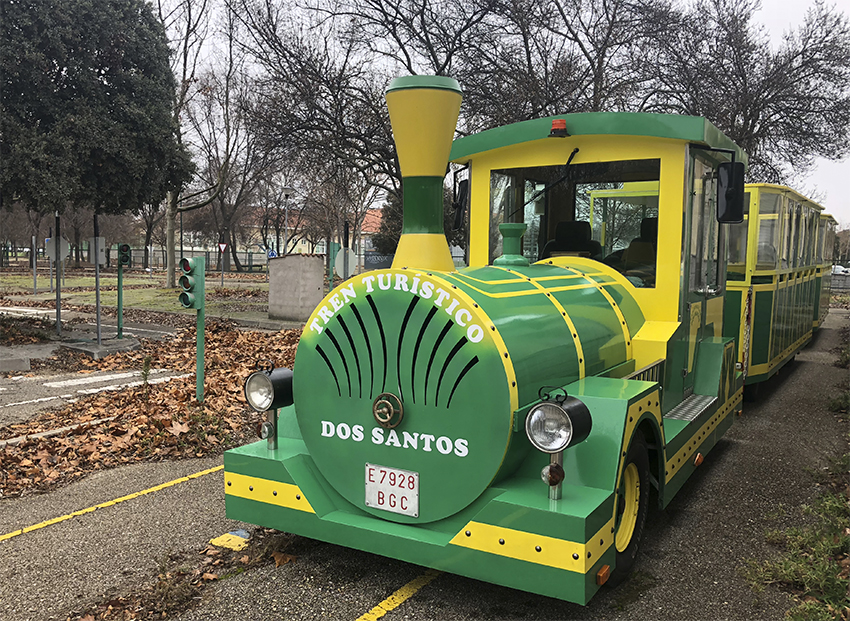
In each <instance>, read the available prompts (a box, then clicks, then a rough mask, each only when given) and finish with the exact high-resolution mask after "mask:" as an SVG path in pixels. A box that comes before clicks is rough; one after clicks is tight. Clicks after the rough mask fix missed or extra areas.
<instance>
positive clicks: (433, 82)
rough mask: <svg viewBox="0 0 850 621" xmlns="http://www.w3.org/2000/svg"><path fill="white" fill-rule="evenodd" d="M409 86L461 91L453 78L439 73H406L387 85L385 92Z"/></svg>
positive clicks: (408, 87) (409, 87)
mask: <svg viewBox="0 0 850 621" xmlns="http://www.w3.org/2000/svg"><path fill="white" fill-rule="evenodd" d="M411 88H427V89H434V88H436V89H441V90H446V91H455V92H456V93H462V92H463V91H462V90H461V88H460V84H458V83H457V80H455V79H454V78H449V77H446V76H440V75H406V76H401V77H399V78H395V79H394V80H393V81H392V82H390V85H389V86H388V87H387V92H388V93H391V92H393V91H401V90H407V89H411Z"/></svg>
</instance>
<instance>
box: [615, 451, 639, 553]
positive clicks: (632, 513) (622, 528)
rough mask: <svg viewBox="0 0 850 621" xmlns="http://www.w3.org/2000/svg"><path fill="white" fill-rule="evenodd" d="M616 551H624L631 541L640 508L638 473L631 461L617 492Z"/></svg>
mask: <svg viewBox="0 0 850 621" xmlns="http://www.w3.org/2000/svg"><path fill="white" fill-rule="evenodd" d="M617 505H618V507H617V520H618V523H617V535H616V539H615V545H616V546H617V552H624V551H625V550H626V548H628V547H629V543H631V541H632V536H633V535H634V534H635V525H636V524H637V517H638V510H639V509H640V474H639V473H638V469H637V466H636V465H634V464H633V463H631V464H629V465H628V466H626V471H625V472H623V480H622V482H621V484H620V490H619V492H618V494H617Z"/></svg>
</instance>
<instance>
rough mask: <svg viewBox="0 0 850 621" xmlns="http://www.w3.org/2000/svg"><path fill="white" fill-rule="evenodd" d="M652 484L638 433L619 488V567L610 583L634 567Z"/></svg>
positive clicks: (614, 582) (616, 543)
mask: <svg viewBox="0 0 850 621" xmlns="http://www.w3.org/2000/svg"><path fill="white" fill-rule="evenodd" d="M649 485H650V483H649V453H648V451H647V449H646V442H645V441H644V439H643V436H642V435H641V434H640V433H638V434H636V435H635V437H634V438H633V439H632V444H631V446H630V447H629V452H628V454H627V455H626V463H625V466H624V467H623V474H622V477H621V478H620V487H619V488H618V489H617V517H616V526H615V528H616V531H615V535H614V545H615V547H616V548H617V567H616V568H615V569H614V571H613V572H611V577H610V578H609V579H608V584H609V585H610V586H617V585H618V584H619V583H620V582H622V581H623V580H624V579H625V578H626V577H627V576H628V575H629V574H630V573H631V571H632V566H633V565H634V563H635V558H636V557H637V552H638V544H639V543H640V538H641V535H642V534H643V527H644V525H645V524H646V512H647V510H648V509H649Z"/></svg>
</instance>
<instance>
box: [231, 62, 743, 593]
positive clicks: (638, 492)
mask: <svg viewBox="0 0 850 621" xmlns="http://www.w3.org/2000/svg"><path fill="white" fill-rule="evenodd" d="M387 100H388V105H389V108H390V117H391V120H392V123H393V131H394V135H395V139H396V145H397V150H398V154H399V161H400V164H401V170H402V173H403V178H404V210H405V212H404V218H405V221H404V230H403V235H402V239H401V241H400V244H399V249H398V252H397V254H396V257H395V261H394V263H393V267H392V269H389V270H379V271H373V272H366V273H363V274H359V275H357V276H355V277H353V278H351V279H349V280H348V281H346V282H344V283H343V284H342V285H341V286H339V287H337V288H336V289H335V290H333V291H331V293H330V294H329V295H328V296H327V297H326V298H325V299H324V301H323V302H322V304H321V305H320V306H319V307H318V308H317V309H316V310H315V312H314V313H313V315H312V316H311V317H310V319H309V320H308V322H307V324H306V325H305V328H304V332H303V334H302V337H301V341H300V344H299V347H298V352H297V355H296V359H295V365H294V369H293V371H292V373H289V372H288V371H284V370H275V371H273V372H271V373H267V374H265V373H260V374H258V375H257V374H255V375H256V377H255V376H252V377H254V380H255V381H253V383H252V379H251V378H249V386H247V387H246V392H247V393H248V397H249V400H251V401H258V400H259V401H262V399H263V397H265V398H266V401H265V403H264V405H263V406H262V407H261V408H260V409H264V408H266V407H268V408H275V409H270V416H269V420H268V422H267V424H266V425H265V430H264V435H265V436H267V439H266V441H264V442H258V443H255V444H251V445H247V446H243V447H240V448H237V449H234V450H230V451H228V452H227V453H225V493H226V502H227V515H228V517H230V518H234V519H239V520H243V521H247V522H252V523H256V524H261V525H263V526H266V527H271V528H276V529H280V530H285V531H288V532H292V533H296V534H299V535H303V536H307V537H312V538H316V539H320V540H323V541H328V542H332V543H335V544H339V545H344V546H348V547H353V548H357V549H361V550H366V551H369V552H373V553H377V554H381V555H384V556H389V557H393V558H398V559H402V560H405V561H409V562H413V563H417V564H420V565H426V566H429V567H433V568H437V569H441V570H445V571H449V572H452V573H457V574H462V575H466V576H470V577H474V578H478V579H481V580H486V581H490V582H494V583H498V584H502V585H506V586H510V587H514V588H519V589H523V590H527V591H530V592H534V593H539V594H543V595H548V596H551V597H556V598H559V599H564V600H569V601H574V602H578V603H581V604H584V603H587V601H588V600H589V599H590V598H591V597H592V596H593V594H594V593H595V592H596V591H597V590H598V589H599V588H600V587H601V586H602V585H603V584H605V583H606V582H607V583H608V584H612V583H616V582H618V581H620V580H622V579H623V577H625V576H626V575H627V573H628V571H629V569H630V568H631V565H632V562H633V561H634V556H635V554H636V551H637V544H638V541H639V539H640V535H641V531H642V529H643V524H644V520H645V517H646V510H647V505H648V501H649V489H650V487H655V488H656V489H657V490H658V498H659V502H660V504H661V505H662V506H664V505H666V504H667V503H668V502H669V500H670V498H672V495H673V494H675V492H676V491H677V490H678V489H679V488H680V487H681V485H682V483H683V482H684V480H685V479H686V478H687V477H688V476H689V475H690V473H691V472H692V471H693V469H694V468H696V467H697V466H698V465H699V463H701V462H702V459H703V457H704V455H705V454H707V452H708V451H709V450H710V449H711V447H712V446H713V445H714V443H715V442H716V440H717V438H718V437H719V436H720V435H721V434H722V432H723V431H724V430H725V428H726V427H728V425H729V424H730V423H731V420H732V417H731V416H729V414H730V413H731V412H733V411H734V410H735V408H736V407H737V405H738V403H739V402H740V397H741V378H740V374H739V373H737V372H736V370H735V358H734V352H735V341H734V339H733V338H723V337H722V336H721V335H720V333H719V331H720V326H721V324H722V297H721V298H719V300H716V301H714V302H713V301H712V298H713V299H716V298H717V295H716V294H714V295H713V296H712V295H709V294H708V293H706V292H705V291H703V298H702V299H699V300H698V299H695V298H694V291H693V289H694V287H689V286H688V283H687V282H686V281H685V274H684V273H683V272H682V271H681V270H680V268H679V267H678V266H677V265H669V264H670V263H671V259H672V258H673V257H676V256H678V257H680V258H681V257H685V258H686V259H687V258H688V257H690V256H691V255H690V249H689V246H688V244H689V242H690V240H691V239H692V238H693V236H691V235H683V234H682V220H681V218H682V217H683V216H682V213H681V210H682V195H683V192H682V190H683V186H682V184H683V183H685V181H683V178H682V177H678V179H677V178H676V177H677V175H676V172H677V168H676V166H679V167H680V169H681V166H682V165H681V162H679V160H680V159H682V156H683V155H685V158H684V159H687V157H695V156H693V155H688V154H689V153H691V151H690V149H691V148H693V150H694V151H696V150H697V146H696V145H695V141H698V142H699V145H698V146H699V148H700V149H706V148H707V149H711V148H713V147H712V140H716V139H717V135H716V134H715V133H714V132H716V130H714V132H704V133H703V134H701V135H700V137H699V139H698V140H697V139H695V138H693V137H691V136H690V135H687V134H686V135H683V136H678V137H677V136H673V137H670V136H661V137H658V136H656V137H648V136H643V137H642V138H641V139H640V140H641V142H642V144H643V150H644V151H646V152H647V153H649V155H648V157H650V159H651V158H653V157H655V158H656V159H651V162H655V163H653V164H650V165H649V166H648V167H643V168H641V169H652V170H660V171H662V172H661V174H660V175H659V178H658V179H657V182H656V187H658V188H660V190H656V195H658V196H659V197H660V198H659V200H658V205H657V207H656V210H657V213H658V221H659V227H660V228H659V231H661V232H664V233H666V234H668V235H669V232H670V231H674V232H675V231H677V227H678V234H677V235H676V238H675V239H669V238H668V239H667V242H668V245H667V246H666V247H664V248H662V247H661V246H660V245H659V247H658V258H657V260H656V263H655V264H654V265H653V266H652V268H653V269H652V274H651V276H649V275H648V274H649V272H650V270H649V269H648V267H649V266H645V267H643V268H641V269H639V270H635V269H631V267H628V266H627V267H622V265H621V266H620V267H619V268H618V267H617V266H616V265H613V264H610V263H606V262H605V261H603V260H601V258H600V260H596V259H594V258H591V257H589V256H588V254H587V253H586V252H583V251H578V252H570V251H566V252H555V253H552V254H551V255H549V256H546V257H544V258H543V259H542V260H538V259H539V256H532V257H531V260H530V259H529V257H528V256H526V255H527V254H528V253H527V252H526V251H525V249H526V248H527V244H525V243H524V242H525V241H526V240H527V238H528V237H529V235H531V233H530V232H529V231H528V226H529V222H525V221H523V220H522V218H521V216H522V214H520V217H513V218H501V219H502V220H504V222H502V223H501V224H499V223H498V222H496V223H495V225H494V226H495V227H496V228H497V229H498V230H499V232H500V234H501V235H502V237H500V238H499V244H498V245H499V246H501V251H500V253H499V254H498V256H496V257H495V258H494V260H492V261H490V260H489V258H488V259H486V260H482V256H484V255H486V254H487V253H489V252H490V250H489V248H490V247H491V244H490V241H491V240H492V238H493V236H492V235H491V232H490V231H485V230H484V229H483V228H482V226H481V224H482V222H484V221H485V220H486V222H487V223H491V222H492V218H491V215H492V214H491V209H490V203H491V202H492V201H491V198H490V197H485V196H484V194H485V193H486V194H487V195H488V196H489V188H488V187H487V186H488V185H491V184H490V183H488V182H489V180H486V181H487V182H485V183H482V181H485V179H484V178H483V174H482V175H479V176H478V177H476V175H478V172H477V169H476V165H479V164H481V163H482V162H484V163H487V162H488V158H491V159H492V160H493V161H494V162H498V166H499V167H500V168H499V170H505V169H506V168H505V167H504V166H503V161H510V160H511V158H516V159H517V161H519V162H524V163H526V164H529V166H531V167H536V168H535V169H539V168H540V164H541V163H542V164H545V162H540V161H534V160H535V158H539V157H540V153H541V152H542V153H545V152H546V151H547V149H548V150H552V149H556V150H554V151H552V152H551V153H548V154H547V155H546V157H548V158H550V160H551V161H552V162H556V161H560V162H561V164H563V162H564V161H567V156H569V157H570V160H572V158H573V156H575V152H578V151H579V147H580V148H581V154H580V155H579V157H576V158H575V159H576V163H577V164H578V165H584V166H587V165H589V164H592V162H593V161H594V160H588V158H587V156H586V155H585V154H589V155H590V156H591V157H594V156H595V157H597V158H598V161H600V162H602V163H604V162H606V161H608V160H611V159H615V160H616V159H618V158H620V159H622V156H623V153H622V152H621V151H618V149H626V150H627V151H628V150H629V149H633V148H635V144H634V143H636V138H635V136H630V137H627V138H623V139H622V140H620V141H619V142H618V141H617V140H612V136H610V135H607V134H604V131H603V129H602V128H601V127H600V126H599V125H598V124H597V126H596V127H595V129H594V130H593V131H592V132H588V133H587V135H584V136H581V137H580V138H576V139H571V138H570V137H569V136H568V135H567V136H566V137H565V134H566V132H563V133H561V132H555V131H553V132H552V138H548V137H547V136H537V135H533V136H532V138H533V139H523V140H520V141H518V143H523V142H527V143H528V144H519V146H518V147H516V148H518V149H519V151H516V152H515V153H512V152H511V148H512V147H511V144H510V140H508V141H505V136H506V135H507V136H508V137H509V138H510V136H511V134H510V132H507V133H503V134H500V137H498V140H500V141H501V142H499V143H498V144H494V145H490V144H489V143H488V139H487V137H486V136H485V137H483V138H478V137H475V136H473V137H471V138H470V139H472V147H474V148H472V147H470V146H469V145H470V143H469V142H467V143H465V144H461V147H460V148H458V144H460V143H462V141H459V143H456V145H455V149H454V151H452V152H451V153H452V155H451V156H452V158H453V159H455V160H456V161H460V162H461V163H466V164H467V165H468V166H469V167H470V168H469V170H470V171H471V172H470V176H471V181H472V183H471V188H472V190H471V199H472V200H471V212H470V221H471V223H472V226H471V229H472V230H471V239H470V242H471V248H472V249H473V252H472V253H471V254H470V267H466V268H462V269H455V268H454V266H453V264H452V263H451V257H450V255H449V252H448V245H447V243H446V240H445V237H444V236H443V234H442V194H443V189H442V188H443V177H444V172H445V169H446V163H447V161H448V159H449V157H450V149H451V136H452V134H453V132H454V126H455V123H456V120H457V114H458V109H459V106H460V89H459V87H458V85H457V83H456V82H455V81H454V80H451V79H449V78H437V77H409V78H401V79H399V80H396V81H395V82H393V84H392V85H391V87H390V90H389V92H388V95H387ZM645 116H652V117H658V119H659V120H660V119H664V118H668V117H663V116H662V115H645ZM673 124H674V125H675V122H674V123H673ZM577 126H578V124H577ZM692 126H694V125H688V126H687V127H692ZM534 127H535V128H536V127H537V126H536V125H535V126H534ZM676 127H678V126H676ZM701 127H705V126H704V125H703V126H701ZM535 131H537V130H535ZM515 133H516V132H515ZM718 134H719V132H718ZM709 136H710V138H709ZM721 136H722V135H721ZM547 138H548V140H549V141H550V142H547ZM470 139H465V140H467V141H469V140H470ZM476 140H478V142H476ZM570 140H574V141H573V142H572V143H571V142H570ZM535 141H536V142H537V145H536V146H537V147H541V145H545V146H542V147H541V148H535V144H533V143H534V142H535ZM497 142H498V141H497ZM721 142H722V144H721V145H720V146H721V147H725V146H727V144H728V141H727V142H723V141H721ZM553 144H555V145H556V146H555V147H553ZM656 146H657V148H658V150H659V151H658V154H655V153H653V152H652V149H653V148H654V147H656ZM479 147H480V149H479ZM491 147H492V148H491ZM526 148H528V149H532V150H533V153H534V155H533V156H531V157H529V156H528V154H527V153H523V152H522V149H526ZM476 149H478V150H476ZM557 149H560V150H561V151H557ZM572 149H575V152H573V151H572ZM723 150H724V149H722V148H721V149H720V151H723ZM529 152H531V151H529ZM571 152H572V153H573V155H572V156H570V155H569V153H571ZM656 156H657V157H656ZM700 157H702V155H700ZM500 158H501V159H500ZM505 158H507V159H505ZM724 158H725V156H720V157H718V159H717V160H705V161H704V168H705V170H706V171H707V173H706V174H707V175H708V176H712V178H715V177H716V171H717V170H718V169H720V168H722V166H721V162H722V161H723V160H724ZM656 160H657V161H656ZM668 160H669V162H678V164H675V165H668ZM659 162H660V163H659ZM705 162H708V163H705ZM488 165H489V164H488ZM569 165H570V164H569V162H568V164H567V167H569ZM491 169H492V167H491ZM531 169H532V168H529V170H531ZM574 170H581V169H580V168H575V169H574ZM594 170H595V169H594ZM500 174H502V173H500ZM541 174H542V173H541ZM594 174H595V173H594ZM707 178H708V177H706V179H707ZM704 181H705V180H704V179H701V180H700V183H703V182H704ZM558 183H561V182H560V181H558V182H557V183H555V184H554V185H558ZM712 187H713V186H712ZM721 190H722V191H723V192H725V190H726V188H722V189H721ZM739 190H742V187H741V188H739ZM677 191H678V196H676V193H677ZM573 194H575V192H573ZM676 200H678V210H679V214H678V218H679V220H676V216H675V215H674V214H675V211H674V210H673V209H669V208H668V204H675V201H676ZM711 204H712V205H713V202H712V203H711ZM547 209H548V207H547ZM552 209H553V210H554V209H555V207H554V206H553V207H552ZM668 210H669V212H670V214H671V215H668ZM514 213H516V212H514ZM547 213H548V212H547ZM552 213H553V214H554V211H553V212H552ZM712 216H713V214H712ZM572 217H573V219H576V217H577V216H576V211H575V210H573V213H572ZM553 219H554V218H553ZM537 224H538V225H539V223H537ZM545 228H546V227H545V226H544V227H543V228H541V229H536V230H538V231H539V232H538V233H537V234H538V235H539V236H540V237H541V239H542V238H543V237H545V235H546V234H547V233H546V231H545V230H544V229H545ZM551 228H552V229H554V224H553V225H552V227H551ZM713 243H715V244H718V243H719V242H718V241H717V239H716V238H715V239H714V240H713ZM485 246H486V247H487V248H486V249H485ZM612 250H616V249H615V248H612ZM713 256H714V257H715V268H717V269H718V270H720V269H721V268H725V266H724V265H722V264H721V265H720V266H717V265H716V257H717V254H716V247H715V253H714V255H713ZM622 263H625V261H622V262H621V264H622ZM721 263H722V261H721ZM685 265H686V266H687V265H688V264H687V262H686V263H685ZM717 273H722V272H721V271H718V272H717ZM683 281H684V282H683ZM717 302H720V304H718V303H717ZM692 308H699V309H701V310H699V311H696V310H691V309H692ZM718 309H719V312H720V316H715V315H713V314H712V313H716V312H718ZM707 318H710V319H711V321H708V322H707V321H706V319H707ZM713 322H718V323H717V324H716V325H714V323H713ZM683 365H684V371H683V370H682V369H683ZM689 374H690V378H688V375H689ZM662 386H663V387H664V390H663V391H662ZM258 387H259V388H258ZM252 391H253V392H252Z"/></svg>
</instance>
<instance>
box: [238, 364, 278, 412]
mask: <svg viewBox="0 0 850 621" xmlns="http://www.w3.org/2000/svg"><path fill="white" fill-rule="evenodd" d="M245 399H247V400H248V405H250V406H251V407H252V408H254V409H255V410H257V411H258V412H265V411H266V410H268V409H269V407H270V406H271V404H272V401H274V387H273V386H272V381H271V379H270V378H269V374H268V373H266V372H265V371H257V372H256V373H252V374H251V375H250V376H248V379H247V380H245Z"/></svg>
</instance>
